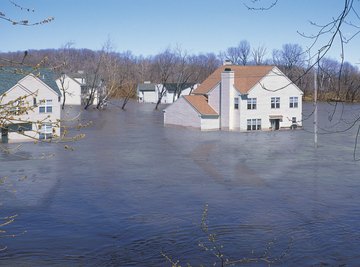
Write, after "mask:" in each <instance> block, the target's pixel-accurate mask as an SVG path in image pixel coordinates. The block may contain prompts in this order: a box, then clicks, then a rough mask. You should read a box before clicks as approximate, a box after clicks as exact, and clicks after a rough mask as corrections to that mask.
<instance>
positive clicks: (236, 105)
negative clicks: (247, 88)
mask: <svg viewBox="0 0 360 267" xmlns="http://www.w3.org/2000/svg"><path fill="white" fill-rule="evenodd" d="M234 109H239V98H238V97H234Z"/></svg>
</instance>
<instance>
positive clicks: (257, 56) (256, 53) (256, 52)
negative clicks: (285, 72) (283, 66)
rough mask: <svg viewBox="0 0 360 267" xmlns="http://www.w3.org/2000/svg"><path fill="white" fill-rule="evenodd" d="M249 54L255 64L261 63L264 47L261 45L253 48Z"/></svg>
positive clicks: (262, 61)
mask: <svg viewBox="0 0 360 267" xmlns="http://www.w3.org/2000/svg"><path fill="white" fill-rule="evenodd" d="M251 54H252V57H253V61H254V64H255V65H263V64H264V63H265V55H266V48H265V47H264V46H263V45H261V46H258V47H257V48H254V49H253V50H252V52H251Z"/></svg>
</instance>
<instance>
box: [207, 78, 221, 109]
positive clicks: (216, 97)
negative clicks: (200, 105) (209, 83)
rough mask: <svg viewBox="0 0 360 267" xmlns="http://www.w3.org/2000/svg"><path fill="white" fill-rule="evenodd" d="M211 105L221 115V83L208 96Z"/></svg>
mask: <svg viewBox="0 0 360 267" xmlns="http://www.w3.org/2000/svg"><path fill="white" fill-rule="evenodd" d="M208 103H209V105H210V106H211V107H212V108H213V109H214V110H215V111H216V112H217V113H218V114H220V83H219V84H217V85H216V86H215V88H214V89H213V90H211V91H210V93H209V94H208Z"/></svg>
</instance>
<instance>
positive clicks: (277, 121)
mask: <svg viewBox="0 0 360 267" xmlns="http://www.w3.org/2000/svg"><path fill="white" fill-rule="evenodd" d="M270 123H271V129H272V130H273V131H277V130H279V129H280V119H271V120H270Z"/></svg>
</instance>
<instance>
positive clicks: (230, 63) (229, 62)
mask: <svg viewBox="0 0 360 267" xmlns="http://www.w3.org/2000/svg"><path fill="white" fill-rule="evenodd" d="M229 65H233V63H232V61H231V60H230V59H225V60H224V62H223V66H229Z"/></svg>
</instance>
